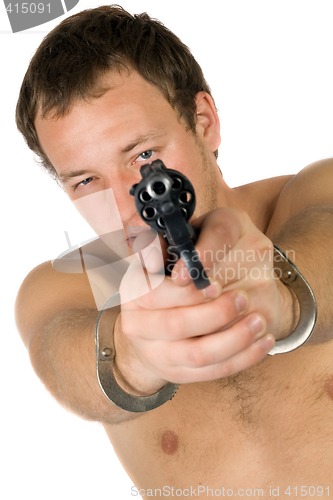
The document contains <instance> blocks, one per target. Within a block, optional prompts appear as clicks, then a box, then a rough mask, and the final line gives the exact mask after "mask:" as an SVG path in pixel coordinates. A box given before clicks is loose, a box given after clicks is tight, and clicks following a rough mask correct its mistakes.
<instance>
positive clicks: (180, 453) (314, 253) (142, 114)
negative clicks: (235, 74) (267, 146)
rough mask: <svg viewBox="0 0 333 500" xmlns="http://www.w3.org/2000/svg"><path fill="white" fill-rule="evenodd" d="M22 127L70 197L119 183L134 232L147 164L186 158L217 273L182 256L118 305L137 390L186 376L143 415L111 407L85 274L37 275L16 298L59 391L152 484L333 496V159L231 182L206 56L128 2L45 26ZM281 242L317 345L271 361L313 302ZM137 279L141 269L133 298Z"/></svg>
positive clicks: (203, 249) (108, 318)
mask: <svg viewBox="0 0 333 500" xmlns="http://www.w3.org/2000/svg"><path fill="white" fill-rule="evenodd" d="M17 123H18V127H19V129H20V131H21V132H22V133H23V135H24V137H25V139H26V141H27V143H28V145H29V147H30V148H31V149H32V150H33V151H34V152H36V153H37V154H38V155H39V156H40V158H41V159H42V160H43V162H44V165H45V167H46V168H47V169H48V170H49V171H50V173H51V174H52V175H54V176H55V177H56V178H57V179H58V181H59V182H60V183H61V184H62V185H63V187H64V189H65V190H66V192H67V193H68V195H69V197H70V198H71V200H73V201H76V200H79V199H83V198H84V197H85V196H87V195H90V194H92V193H96V192H99V191H103V190H106V189H109V188H112V189H113V193H114V196H115V199H116V203H117V206H118V209H119V213H120V215H121V219H122V221H123V224H124V226H125V229H126V228H128V227H131V226H142V227H144V226H145V224H144V223H143V221H142V220H141V218H140V217H139V215H138V213H137V212H136V209H135V205H134V202H133V198H132V197H131V196H130V194H129V188H130V187H131V186H132V185H133V184H134V183H136V182H138V181H139V180H140V172H139V170H140V166H141V165H143V164H144V163H147V162H150V161H153V160H155V159H161V160H162V161H163V162H164V163H165V165H167V167H169V168H174V169H177V170H180V171H181V172H182V173H183V174H185V175H186V176H187V177H188V178H189V179H191V181H192V183H193V185H194V188H195V190H196V194H197V199H198V202H197V206H196V211H195V214H194V216H193V218H192V222H193V223H194V224H195V225H196V226H197V228H198V229H199V230H200V234H199V238H198V240H197V243H196V249H197V251H198V252H199V255H200V258H201V261H202V263H203V265H204V267H205V268H206V269H207V272H208V274H209V276H210V278H211V285H210V286H209V287H208V288H206V289H204V290H197V289H196V288H195V286H194V285H193V283H192V281H191V279H190V278H189V276H188V273H187V272H186V270H185V269H184V263H183V262H182V261H181V260H179V261H178V263H177V264H176V266H175V268H174V271H173V274H172V276H171V277H166V278H165V279H164V280H163V282H162V284H160V286H158V287H156V288H154V289H153V290H151V291H150V292H149V293H147V294H145V295H143V296H140V297H137V298H134V299H133V300H131V301H124V303H122V304H121V308H120V311H117V315H116V314H115V310H114V309H107V310H105V311H104V312H103V315H102V317H101V321H100V329H101V331H102V332H104V333H106V334H108V335H109V333H110V332H112V330H113V333H114V344H115V351H116V365H115V367H114V376H115V377H116V379H117V381H118V383H119V385H120V386H121V387H122V388H123V389H125V390H127V392H128V393H130V394H132V395H136V396H145V395H151V394H152V393H154V392H156V391H159V390H160V389H161V388H162V387H163V386H165V384H167V383H168V382H171V383H173V384H180V385H179V389H178V392H177V393H176V395H175V396H174V397H173V399H171V400H170V401H167V402H165V403H164V404H162V405H161V406H159V407H157V408H155V409H152V410H150V411H143V412H139V413H137V412H131V411H128V410H124V409H122V408H119V407H117V406H116V405H114V404H113V403H112V402H110V400H109V399H108V398H107V397H105V395H104V393H103V392H102V390H101V388H100V385H99V383H98V380H97V376H96V359H95V348H94V330H95V324H96V319H97V316H98V311H97V308H96V304H95V301H94V298H93V296H92V292H91V287H90V284H89V281H88V279H87V276H86V275H85V274H84V273H81V274H80V273H79V274H69V273H62V272H58V271H56V270H55V269H54V268H53V267H52V265H51V263H44V264H42V265H40V266H39V267H37V268H36V269H34V270H33V271H32V272H31V273H30V274H29V275H28V276H27V278H26V279H25V281H24V282H23V284H22V287H21V289H20V291H19V294H18V299H17V324H18V328H19V330H20V332H21V335H22V338H23V340H24V342H25V344H26V345H27V347H28V349H29V353H30V356H31V361H32V364H33V367H34V369H35V370H36V372H37V374H38V375H39V376H40V378H41V379H42V380H43V382H44V383H45V385H46V386H47V387H48V389H49V390H50V391H51V392H52V394H53V395H54V396H55V397H56V398H57V399H58V400H59V401H60V402H61V403H62V404H64V405H65V406H67V407H69V408H71V409H72V410H73V411H74V412H77V413H78V414H79V415H81V416H83V417H85V418H87V419H91V420H96V421H99V422H101V423H102V424H103V425H104V427H105V430H106V432H107V434H108V436H109V438H110V441H111V442H112V445H113V447H114V449H115V451H116V453H117V454H118V457H119V459H120V461H121V462H122V464H123V465H124V467H125V468H126V471H127V472H128V474H129V476H130V477H131V478H132V480H133V482H134V484H135V485H136V486H137V488H138V489H141V491H142V492H143V493H146V495H147V496H148V494H149V496H155V497H156V498H158V497H160V496H162V494H163V493H164V495H165V496H171V494H169V495H168V491H169V492H171V489H170V490H168V489H166V488H169V487H170V488H171V487H172V488H174V491H176V490H177V491H178V492H182V493H183V496H189V495H190V494H191V495H192V496H199V494H200V497H201V498H209V497H211V496H212V495H213V493H212V492H214V491H215V490H216V492H217V493H216V495H217V494H218V492H219V491H220V496H222V493H223V492H222V487H226V488H228V493H226V492H225V495H224V496H226V495H228V496H232V495H234V496H237V495H241V492H243V496H245V493H244V492H245V491H246V490H247V491H248V493H247V496H250V493H251V491H252V495H251V496H252V497H256V496H257V497H265V498H269V497H271V496H273V493H272V491H273V488H277V487H278V488H279V495H280V496H282V497H283V496H285V497H288V492H289V493H290V495H289V496H293V495H294V496H301V495H302V496H303V497H304V496H309V497H314V496H317V497H319V496H324V497H325V496H326V497H328V496H329V495H330V494H331V495H332V494H333V491H332V489H330V488H332V487H333V486H332V484H331V483H330V481H331V470H332V463H333V423H332V413H331V412H332V411H333V401H332V399H333V368H332V361H331V360H332V353H331V351H332V350H333V346H332V342H331V341H330V338H331V329H330V325H331V322H332V307H333V306H332V304H333V284H332V283H333V280H332V275H333V271H332V269H333V266H332V264H333V263H332V251H331V247H332V240H333V231H332V227H333V183H332V178H333V177H332V176H333V162H332V161H330V160H325V161H321V162H318V163H317V164H314V165H311V166H309V167H307V168H305V169H304V170H302V171H301V172H300V173H299V174H297V175H295V176H285V177H279V178H273V179H267V180H265V181H261V182H257V183H253V184H250V185H246V186H241V187H238V188H235V189H231V188H229V187H228V186H227V185H226V183H225V182H224V180H223V177H222V176H221V173H220V169H219V166H218V164H217V149H218V147H219V144H220V131H219V120H218V115H217V112H216V109H215V106H214V101H213V99H212V96H211V93H210V90H209V87H208V85H207V83H206V82H205V80H204V78H203V75H202V72H201V70H200V68H199V67H198V65H197V63H196V62H195V60H194V59H193V56H192V55H191V54H190V53H189V51H188V49H187V48H186V47H185V46H184V45H183V44H182V43H181V42H180V41H179V40H178V39H177V38H176V37H175V36H174V35H173V34H172V33H170V32H169V31H168V30H166V28H165V27H163V26H162V25H160V24H159V23H157V22H156V21H152V20H151V19H150V18H149V17H148V16H147V15H143V16H137V17H133V16H131V15H130V14H128V13H126V12H125V11H123V10H122V9H121V8H119V7H104V8H97V9H93V10H91V11H86V12H83V13H81V14H77V15H75V16H72V17H70V18H68V19H66V20H65V21H64V22H63V23H61V24H60V25H59V26H58V27H57V28H56V29H55V30H54V31H53V32H51V33H50V34H49V35H48V36H47V37H46V39H45V40H44V41H43V43H42V44H41V46H40V47H39V49H38V50H37V52H36V54H35V56H34V58H33V59H32V61H31V63H30V66H29V69H28V71H27V74H26V76H25V79H24V82H23V85H22V90H21V94H20V97H19V102H18V108H17ZM129 240H131V241H129V243H133V241H132V240H133V238H129ZM273 243H274V244H276V245H278V246H279V247H280V248H282V249H283V250H284V252H291V253H292V255H293V261H294V263H295V264H296V266H297V267H298V268H299V270H300V271H301V272H302V274H303V276H305V278H306V279H307V281H308V283H309V284H310V286H311V288H312V290H313V292H314V294H315V297H316V301H317V306H318V316H317V323H316V326H315V329H314V332H313V334H312V336H311V338H310V339H309V341H308V342H307V343H306V344H305V345H303V346H302V347H300V348H298V349H296V350H293V351H291V352H288V353H285V354H278V355H275V356H270V355H268V353H269V352H270V351H271V350H272V348H273V347H274V344H275V343H276V344H278V343H279V342H283V341H284V340H286V339H288V338H289V337H290V336H291V335H293V334H294V332H295V331H296V330H297V325H298V324H299V320H300V316H302V315H303V316H304V314H305V315H306V314H307V312H306V311H305V312H304V311H303V309H302V304H301V303H299V301H298V299H296V297H295V295H294V293H293V291H292V290H291V289H290V288H289V287H287V286H286V285H285V284H283V283H282V281H280V280H279V279H277V276H276V275H275V274H274V272H269V273H267V272H265V273H264V271H267V269H268V270H270V271H273V261H272V253H273V252H272V246H273ZM221 251H222V252H224V257H225V258H223V259H221V258H220V256H221ZM249 252H251V255H255V256H256V257H255V258H254V259H253V258H252V259H247V258H246V256H247V255H249ZM212 256H213V257H212ZM215 256H216V257H215ZM217 256H219V258H217ZM233 256H234V258H232V257H233ZM229 257H230V258H229ZM240 268H241V269H242V272H238V270H239V269H240ZM230 271H234V272H233V273H232V272H230ZM133 273H134V274H133ZM133 280H135V269H134V270H132V274H131V273H129V276H128V273H126V274H125V276H124V278H123V281H122V283H121V287H120V292H121V293H125V292H124V290H126V288H127V287H128V285H129V284H131V283H133V282H134V281H133ZM295 329H296V330H295ZM133 450H135V453H133ZM110 476H112V471H111V472H110ZM255 488H257V490H255ZM288 488H289V489H288ZM301 488H303V490H301ZM313 488H315V490H313ZM251 489H252V490H251ZM254 491H256V493H254ZM275 492H276V490H275ZM178 496H180V495H179V494H178Z"/></svg>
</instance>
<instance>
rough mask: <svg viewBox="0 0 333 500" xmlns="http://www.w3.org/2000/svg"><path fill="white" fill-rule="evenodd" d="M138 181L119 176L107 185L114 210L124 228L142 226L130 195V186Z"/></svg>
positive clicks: (129, 177)
mask: <svg viewBox="0 0 333 500" xmlns="http://www.w3.org/2000/svg"><path fill="white" fill-rule="evenodd" d="M138 177H139V176H138ZM138 180H139V179H136V178H133V176H125V175H121V176H119V177H118V178H117V179H115V178H113V179H112V182H111V181H110V183H109V188H110V189H112V192H113V197H114V203H115V205H116V210H117V211H118V214H119V217H120V219H121V221H122V223H123V226H125V227H127V226H129V225H130V226H136V225H142V220H141V217H140V216H139V214H138V213H137V210H136V207H135V202H134V197H133V196H132V195H131V194H130V189H131V187H132V185H133V184H135V183H136V182H138ZM140 221H141V224H140Z"/></svg>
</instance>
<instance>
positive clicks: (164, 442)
mask: <svg viewBox="0 0 333 500" xmlns="http://www.w3.org/2000/svg"><path fill="white" fill-rule="evenodd" d="M332 389H333V387H332ZM178 446H179V438H178V436H177V434H176V433H175V432H173V431H165V432H163V434H162V438H161V448H162V450H163V451H164V453H165V454H166V455H174V454H175V453H176V451H177V450H178Z"/></svg>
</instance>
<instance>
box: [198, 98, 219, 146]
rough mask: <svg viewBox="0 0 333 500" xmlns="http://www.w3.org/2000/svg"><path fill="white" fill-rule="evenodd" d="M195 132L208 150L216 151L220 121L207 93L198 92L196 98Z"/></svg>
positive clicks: (211, 99)
mask: <svg viewBox="0 0 333 500" xmlns="http://www.w3.org/2000/svg"><path fill="white" fill-rule="evenodd" d="M195 101H196V107H197V110H196V120H197V121H196V132H197V134H198V135H199V136H200V137H201V138H202V139H203V140H204V141H205V142H206V144H207V146H208V147H209V149H210V150H211V151H212V152H214V151H216V150H217V149H218V148H219V146H220V143H221V135H220V120H219V117H218V114H217V110H216V107H215V104H214V100H213V98H212V96H211V95H209V94H208V93H207V92H204V91H201V92H198V93H197V95H196V97H195Z"/></svg>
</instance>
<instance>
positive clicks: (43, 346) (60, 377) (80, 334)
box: [29, 309, 137, 424]
mask: <svg viewBox="0 0 333 500" xmlns="http://www.w3.org/2000/svg"><path fill="white" fill-rule="evenodd" d="M104 314H105V318H104V326H103V327H104V328H110V334H111V333H112V332H111V330H112V324H110V325H108V323H107V321H108V316H109V315H110V311H105V313H104ZM96 317H97V311H95V310H91V309H82V310H81V309H80V310H78V309H75V310H67V311H64V312H62V313H59V314H57V315H56V316H55V317H54V318H53V319H52V320H51V321H49V323H48V324H47V326H46V327H45V328H44V331H42V332H40V333H39V334H36V335H35V336H34V337H33V338H32V341H31V342H30V345H29V353H30V357H31V362H32V364H33V366H34V369H35V371H36V373H37V375H38V376H39V377H40V378H41V380H42V381H43V383H44V384H45V385H46V387H47V388H48V389H49V391H50V392H51V393H52V394H53V395H54V396H55V398H56V399H57V400H58V401H59V402H60V403H61V404H63V405H64V406H66V407H67V408H69V409H70V410H72V411H74V412H75V413H78V414H79V415H80V416H82V417H83V418H86V419H89V420H96V421H100V422H103V423H109V424H113V423H119V422H122V421H126V420H129V419H131V418H135V417H137V415H136V414H134V413H133V414H132V413H129V412H125V411H123V410H120V409H119V408H117V407H116V406H114V405H113V404H112V403H110V401H108V399H107V398H106V397H105V395H104V394H103V392H102V390H101V388H100V386H99V384H98V380H97V376H96V359H95V339H94V328H95V322H96Z"/></svg>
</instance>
